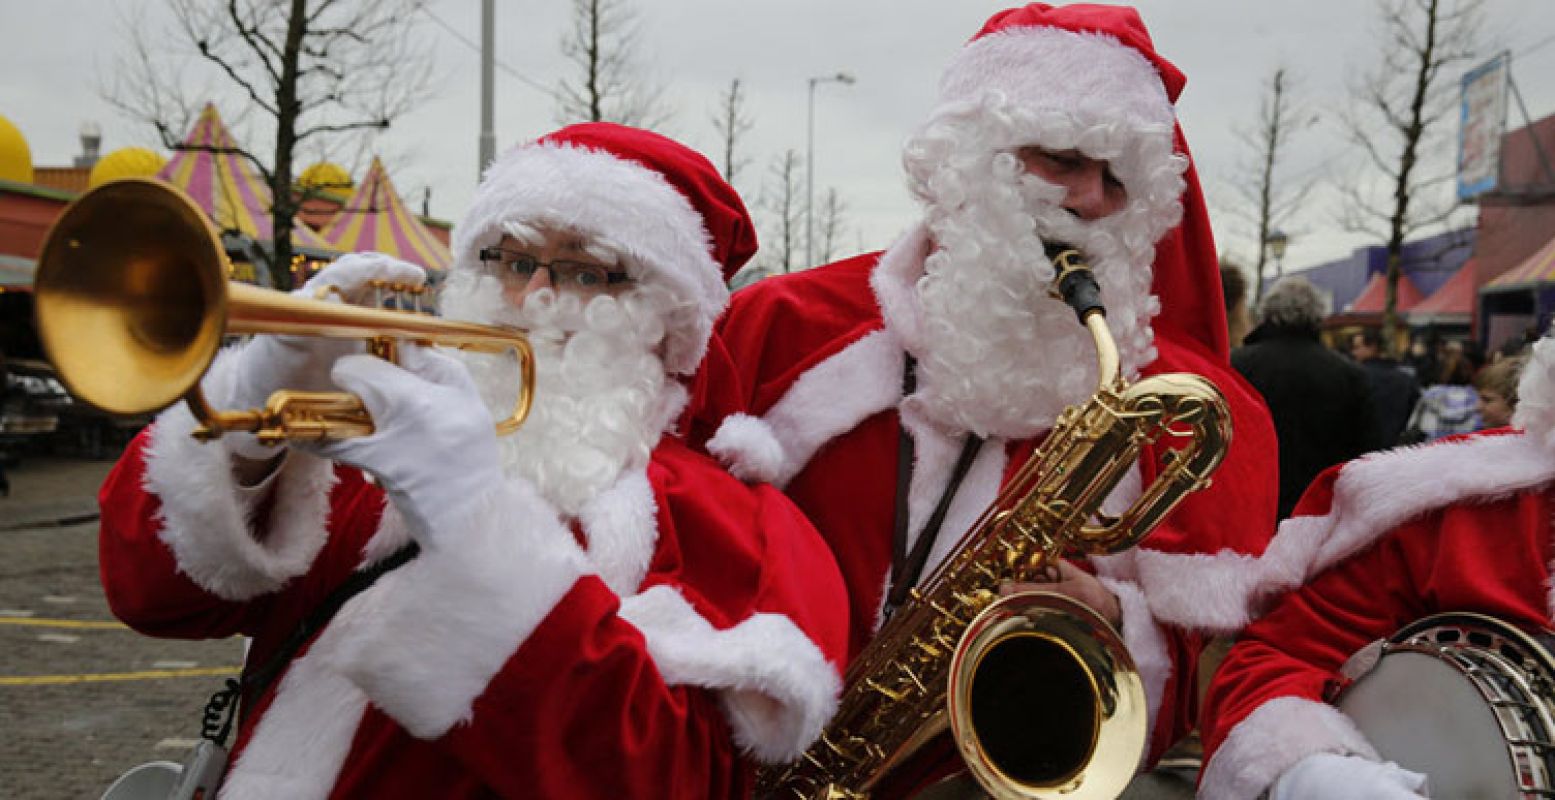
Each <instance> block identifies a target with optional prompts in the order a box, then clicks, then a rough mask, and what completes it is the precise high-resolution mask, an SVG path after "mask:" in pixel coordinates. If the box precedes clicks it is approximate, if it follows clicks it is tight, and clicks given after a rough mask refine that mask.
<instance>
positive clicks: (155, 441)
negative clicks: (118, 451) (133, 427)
mask: <svg viewBox="0 0 1555 800" xmlns="http://www.w3.org/2000/svg"><path fill="white" fill-rule="evenodd" d="M228 355H230V351H229V352H228V353H223V354H222V356H221V357H218V358H217V361H216V363H215V365H213V366H212V367H211V370H210V372H209V374H208V375H207V376H206V379H205V382H206V385H207V387H208V388H207V393H208V394H212V395H218V394H219V392H220V388H219V387H220V386H221V385H223V384H225V383H227V382H230V380H231V374H230V373H231V366H232V364H233V361H232V359H231V358H229V357H227V356H228ZM212 384H215V385H216V387H217V391H210V388H209V387H210V386H211V385H212ZM219 396H225V395H224V394H220V395H219ZM195 425H196V423H195V419H194V415H192V414H191V413H189V409H188V408H187V407H186V406H185V405H184V404H182V403H180V404H178V405H176V406H173V407H172V408H169V409H168V410H166V411H164V412H162V414H161V415H160V416H158V417H157V421H156V425H155V427H154V428H153V429H152V432H151V442H150V446H149V447H148V448H147V450H146V487H145V488H146V490H147V491H148V492H150V493H152V494H154V495H156V496H157V499H158V500H159V501H160V502H161V506H162V508H161V512H160V513H159V515H158V518H159V520H158V521H159V522H160V523H161V525H162V529H161V531H160V533H159V536H160V538H161V539H162V541H163V543H165V544H166V545H167V546H168V547H169V548H170V549H171V550H172V551H173V556H174V558H175V559H176V560H177V562H178V568H179V570H181V571H182V572H184V573H185V574H186V575H188V576H189V577H190V578H191V579H192V580H194V582H195V583H197V584H199V585H200V586H201V587H202V588H204V589H205V590H206V591H209V592H211V593H212V594H215V595H216V596H218V597H221V598H223V599H226V600H233V601H242V600H248V599H251V598H253V597H257V596H259V595H262V594H266V593H269V592H273V591H276V590H277V589H280V588H281V587H282V586H283V585H285V583H286V582H287V581H288V580H291V579H292V578H295V577H297V576H298V575H301V574H303V573H304V572H306V571H307V570H308V568H309V567H310V566H311V565H312V563H313V559H314V557H315V556H317V555H318V552H319V549H320V548H321V547H323V545H324V540H325V530H324V523H325V519H326V518H327V516H328V512H329V489H330V487H331V486H332V485H333V483H334V470H333V467H332V466H331V465H330V463H329V462H328V461H324V460H322V459H319V458H315V457H312V456H309V455H307V454H305V453H292V454H291V455H290V456H289V457H288V458H287V459H286V460H285V463H284V464H283V465H282V466H281V467H280V469H279V473H278V474H277V475H275V476H274V481H273V486H274V489H273V494H274V502H273V505H272V511H271V513H270V516H269V524H268V526H267V528H266V530H264V531H255V530H254V529H253V527H252V525H251V522H250V517H251V515H252V513H253V508H252V507H251V505H252V503H253V502H254V500H255V499H256V498H255V497H254V496H253V494H252V493H249V492H244V491H242V489H241V488H240V487H239V486H238V484H237V481H236V480H235V479H234V477H233V474H232V464H231V456H230V455H229V453H228V450H227V448H226V446H225V445H223V444H222V443H221V442H220V440H218V441H214V442H200V441H198V440H196V439H194V438H193V437H191V436H190V435H189V434H190V432H191V431H193V430H194V429H195Z"/></svg>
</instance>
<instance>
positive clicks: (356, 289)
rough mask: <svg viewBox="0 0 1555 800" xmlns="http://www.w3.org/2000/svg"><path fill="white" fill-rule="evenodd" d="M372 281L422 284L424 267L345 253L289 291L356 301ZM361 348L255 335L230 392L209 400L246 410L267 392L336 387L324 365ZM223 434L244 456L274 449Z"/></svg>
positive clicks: (346, 342)
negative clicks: (324, 290)
mask: <svg viewBox="0 0 1555 800" xmlns="http://www.w3.org/2000/svg"><path fill="white" fill-rule="evenodd" d="M373 280H384V281H392V282H398V283H406V284H411V285H415V286H419V285H421V284H423V283H425V282H426V271H425V270H423V269H422V268H421V267H418V266H416V265H415V264H411V263H409V262H406V261H401V260H399V259H397V258H394V257H393V256H387V255H384V254H382V253H351V254H350V255H345V256H341V257H340V258H338V259H336V260H335V261H334V262H333V263H331V264H329V265H328V266H326V267H324V268H323V269H322V270H319V273H318V274H317V275H315V276H313V278H312V279H310V280H309V281H308V282H307V283H306V284H304V285H303V287H302V288H301V289H298V290H296V291H294V292H292V295H293V296H296V297H305V298H309V299H316V295H317V294H318V293H319V291H320V289H321V287H327V286H334V287H336V288H338V289H339V294H336V293H334V292H331V293H329V295H328V297H327V298H326V299H330V300H334V301H340V300H342V299H343V300H344V301H345V302H348V303H354V304H362V303H365V302H369V301H371V299H372V297H373V290H372V288H371V287H370V286H369V285H368V283H369V282H370V281H373ZM362 349H363V344H362V342H361V341H358V340H352V339H337V338H333V337H325V336H293V335H260V336H255V337H254V338H253V339H252V340H251V341H249V342H248V343H247V344H245V345H244V346H243V350H242V352H241V353H239V354H238V356H237V358H238V361H237V364H236V365H235V368H236V372H237V374H236V376H235V377H234V379H233V382H232V393H231V396H230V397H226V398H213V400H214V401H215V403H216V404H217V405H218V406H221V407H224V408H238V409H248V408H260V407H263V406H264V404H265V401H266V400H268V399H269V398H270V395H271V394H273V393H275V392H276V391H277V390H280V389H297V390H302V391H314V392H328V391H335V390H336V386H335V385H334V383H332V382H331V381H330V379H329V370H330V367H331V366H333V365H334V363H335V361H336V360H337V359H339V358H341V357H343V356H346V355H350V354H352V353H360V352H362ZM225 438H226V439H227V441H228V448H229V449H230V450H231V451H232V452H234V453H236V454H237V455H240V456H243V457H245V458H249V459H262V460H268V459H269V458H271V457H273V456H274V455H275V454H276V453H278V452H279V450H277V449H276V448H273V447H268V446H265V445H261V444H259V443H258V442H257V441H255V440H254V437H253V436H252V435H248V434H234V435H232V436H228V437H225Z"/></svg>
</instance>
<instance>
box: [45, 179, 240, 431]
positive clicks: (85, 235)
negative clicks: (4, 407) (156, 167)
mask: <svg viewBox="0 0 1555 800" xmlns="http://www.w3.org/2000/svg"><path fill="white" fill-rule="evenodd" d="M226 271H227V270H226V263H225V256H224V254H223V250H222V246H221V238H220V236H219V235H218V234H217V233H216V231H215V230H214V229H212V228H211V226H210V223H208V222H207V221H206V219H205V214H204V212H203V211H202V210H201V209H200V208H199V206H197V205H195V204H194V202H193V201H192V200H190V199H189V198H188V197H187V196H185V195H184V194H183V193H181V192H178V191H176V190H172V189H171V187H170V186H169V185H168V184H165V183H163V182H161V181H157V180H154V179H145V178H134V179H126V180H121V181H114V182H111V183H107V184H103V185H102V186H100V187H98V188H97V189H95V190H93V191H92V192H89V193H87V194H86V195H83V196H82V197H81V198H80V199H78V200H77V201H76V202H75V203H73V204H71V205H70V206H69V207H68V208H67V209H66V210H65V212H64V213H63V214H62V215H61V216H60V218H59V219H58V220H57V221H55V223H54V226H53V228H51V229H50V231H49V234H48V237H47V239H46V241H45V244H44V248H43V253H42V255H41V256H40V257H39V260H38V271H37V275H36V278H35V283H36V285H37V286H38V287H48V289H47V291H44V290H42V289H41V288H40V290H39V291H38V292H36V296H35V301H36V306H37V320H38V334H39V337H40V338H41V339H42V342H43V347H44V350H45V351H46V352H47V354H48V357H49V360H50V361H51V362H53V364H54V366H55V368H56V369H57V370H58V373H59V376H60V379H61V380H62V381H64V383H65V386H66V387H67V388H68V389H69V390H70V392H71V394H73V395H74V396H75V397H76V398H78V399H80V400H83V401H85V402H87V403H90V404H92V405H94V406H96V407H98V408H101V409H102V410H104V411H107V412H110V413H114V414H122V415H133V414H143V413H147V412H151V411H155V410H157V409H160V408H163V407H165V406H168V405H170V404H172V403H173V402H175V401H177V400H178V399H180V398H181V397H183V396H184V393H185V391H186V390H187V388H188V387H190V386H193V385H195V383H196V382H197V381H198V380H199V378H200V376H201V375H202V374H204V373H205V370H206V369H207V368H208V367H209V366H210V363H211V360H212V359H213V358H215V356H216V351H217V349H218V348H219V347H220V346H221V337H222V323H223V320H224V318H225V304H226V291H225V284H226Z"/></svg>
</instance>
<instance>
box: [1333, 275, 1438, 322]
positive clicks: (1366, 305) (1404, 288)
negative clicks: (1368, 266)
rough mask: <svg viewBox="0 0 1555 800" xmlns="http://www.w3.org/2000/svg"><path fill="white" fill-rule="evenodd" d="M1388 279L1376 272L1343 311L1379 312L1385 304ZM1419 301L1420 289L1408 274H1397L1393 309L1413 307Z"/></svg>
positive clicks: (1400, 310) (1403, 310) (1403, 309)
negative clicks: (1395, 300)
mask: <svg viewBox="0 0 1555 800" xmlns="http://www.w3.org/2000/svg"><path fill="white" fill-rule="evenodd" d="M1387 301H1388V281H1387V276H1386V274H1385V273H1381V272H1379V273H1377V274H1375V275H1373V276H1371V280H1369V281H1367V282H1366V288H1364V289H1362V290H1361V294H1360V296H1358V297H1356V298H1355V300H1354V301H1352V302H1351V303H1350V305H1348V306H1346V307H1345V309H1344V310H1345V311H1346V312H1347V313H1350V314H1381V313H1382V312H1383V310H1384V309H1385V308H1386V306H1387ZM1419 302H1420V290H1419V289H1417V288H1415V284H1414V282H1413V281H1411V280H1410V279H1409V276H1408V275H1399V276H1398V298H1397V302H1396V303H1395V306H1394V310H1395V311H1398V312H1400V313H1402V312H1405V311H1408V310H1410V309H1411V308H1414V307H1415V305H1416V304H1418V303H1419Z"/></svg>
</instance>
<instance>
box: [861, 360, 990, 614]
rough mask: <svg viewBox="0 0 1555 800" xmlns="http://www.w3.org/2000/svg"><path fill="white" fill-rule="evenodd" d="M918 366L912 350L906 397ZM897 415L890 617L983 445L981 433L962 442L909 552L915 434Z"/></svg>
mask: <svg viewBox="0 0 1555 800" xmlns="http://www.w3.org/2000/svg"><path fill="white" fill-rule="evenodd" d="M917 367H918V362H917V360H916V359H914V358H913V357H912V355H911V354H908V355H907V363H906V366H905V367H904V368H903V370H902V396H903V397H909V396H911V395H912V393H913V392H914V391H917V388H918V376H917ZM897 418H898V421H897V425H898V427H899V429H900V433H899V434H898V444H897V448H896V508H895V512H894V520H893V522H894V528H895V530H894V531H893V533H892V539H891V576H892V577H891V591H890V593H889V594H888V595H886V604H885V615H886V616H887V617H889V616H890V615H891V613H892V612H893V611H895V610H896V609H897V608H899V607H900V606H901V605H902V603H904V602H906V601H907V596H908V592H910V591H911V590H912V587H914V586H916V585H917V584H918V577H919V576H920V575H922V574H923V568H924V565H925V564H926V563H928V560H929V550H930V548H932V547H933V546H934V541H935V540H936V539H938V538H939V529H940V527H941V526H942V525H944V524H945V515H946V514H947V513H949V511H950V501H951V500H952V499H954V498H955V496H956V490H957V489H959V488H961V481H962V480H963V479H965V478H966V474H967V472H968V471H970V470H971V469H972V462H973V461H975V460H977V454H978V451H980V450H981V449H982V446H983V438H982V437H981V436H976V435H973V434H970V433H969V434H967V436H966V439H965V440H963V442H962V445H961V455H960V456H959V457H958V458H957V459H956V466H955V468H954V469H952V470H951V473H950V480H949V482H947V483H946V484H945V490H944V491H943V492H941V493H940V496H939V502H938V503H936V504H935V505H934V512H933V513H932V514H930V515H929V519H928V520H927V521H926V522H925V523H924V526H923V532H922V533H920V534H919V535H918V541H917V542H915V543H914V544H913V548H912V552H911V553H909V552H907V537H908V524H909V522H908V517H909V516H910V510H909V500H910V498H911V495H912V466H913V459H914V455H915V451H914V446H913V438H912V434H910V433H908V432H907V425H906V424H904V423H902V422H901V419H900V418H901V415H900V413H898V414H897Z"/></svg>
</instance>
